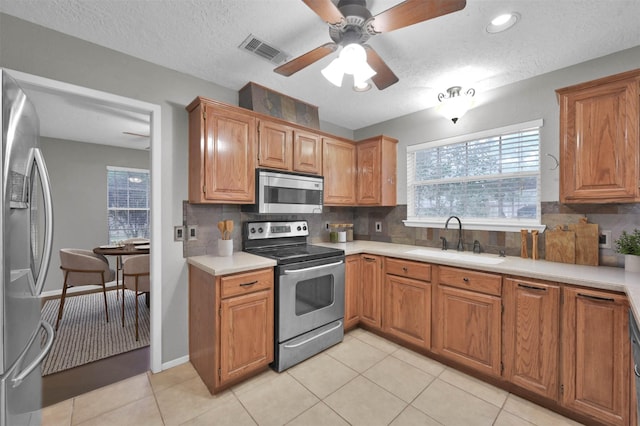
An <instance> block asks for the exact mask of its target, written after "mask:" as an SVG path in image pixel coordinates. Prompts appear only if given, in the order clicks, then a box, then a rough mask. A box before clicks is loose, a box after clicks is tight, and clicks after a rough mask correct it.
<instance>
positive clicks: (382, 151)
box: [356, 136, 398, 206]
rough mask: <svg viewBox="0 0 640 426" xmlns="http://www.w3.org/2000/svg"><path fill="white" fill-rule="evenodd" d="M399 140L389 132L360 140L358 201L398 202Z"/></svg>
mask: <svg viewBox="0 0 640 426" xmlns="http://www.w3.org/2000/svg"><path fill="white" fill-rule="evenodd" d="M397 144H398V141H397V140H396V139H393V138H390V137H388V136H376V137H375V138H371V139H366V140H364V141H360V142H358V143H357V144H356V148H357V157H358V158H357V160H358V161H357V170H358V177H357V179H356V181H357V183H356V200H357V203H358V205H368V206H373V205H375V206H395V205H396V192H397V189H396V180H397V179H396V177H397V176H396V175H397V167H398V166H397V151H398V148H397Z"/></svg>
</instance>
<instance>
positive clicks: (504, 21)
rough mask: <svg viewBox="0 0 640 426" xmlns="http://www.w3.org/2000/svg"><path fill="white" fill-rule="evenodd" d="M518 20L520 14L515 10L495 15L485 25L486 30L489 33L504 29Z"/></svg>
mask: <svg viewBox="0 0 640 426" xmlns="http://www.w3.org/2000/svg"><path fill="white" fill-rule="evenodd" d="M519 20H520V14H519V13H517V12H512V13H505V14H502V15H499V16H496V17H495V18H493V19H492V20H491V23H490V24H489V25H487V32H488V33H490V34H495V33H499V32H502V31H506V30H508V29H509V28H511V27H513V26H514V25H515V24H516V23H517V22H518V21H519Z"/></svg>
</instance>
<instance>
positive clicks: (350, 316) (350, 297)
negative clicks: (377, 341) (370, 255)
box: [344, 254, 361, 330]
mask: <svg viewBox="0 0 640 426" xmlns="http://www.w3.org/2000/svg"><path fill="white" fill-rule="evenodd" d="M360 265H361V260H360V255H359V254H353V255H350V256H347V257H346V259H345V280H344V281H345V282H344V329H345V330H350V329H352V328H354V327H356V326H357V325H358V323H359V322H360V305H359V304H360V271H361V266H360Z"/></svg>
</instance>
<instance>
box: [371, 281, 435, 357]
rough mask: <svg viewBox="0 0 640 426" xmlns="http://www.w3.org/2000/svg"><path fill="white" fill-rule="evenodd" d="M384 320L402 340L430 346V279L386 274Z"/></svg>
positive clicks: (388, 327) (384, 326)
mask: <svg viewBox="0 0 640 426" xmlns="http://www.w3.org/2000/svg"><path fill="white" fill-rule="evenodd" d="M382 324H383V330H384V332H386V333H389V334H391V335H393V336H395V337H397V338H399V339H400V340H404V341H405V342H407V343H411V344H413V345H416V346H420V347H422V348H425V349H429V348H431V283H428V282H424V281H419V280H415V279H412V278H406V277H400V276H397V275H391V274H387V275H386V277H385V288H384V315H383V322H382Z"/></svg>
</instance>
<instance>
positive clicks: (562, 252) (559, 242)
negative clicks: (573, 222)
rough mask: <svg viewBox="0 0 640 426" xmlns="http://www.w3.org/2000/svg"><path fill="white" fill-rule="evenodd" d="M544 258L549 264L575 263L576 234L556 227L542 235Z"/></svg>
mask: <svg viewBox="0 0 640 426" xmlns="http://www.w3.org/2000/svg"><path fill="white" fill-rule="evenodd" d="M544 258H545V260H548V261H550V262H562V263H576V233H575V232H574V231H564V230H562V227H560V226H558V227H556V229H555V230H548V231H546V232H545V233H544Z"/></svg>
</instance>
